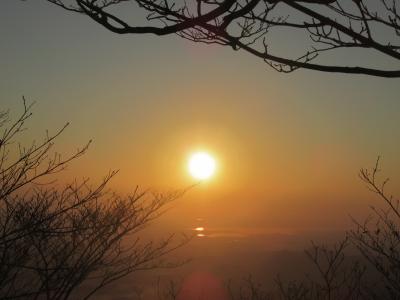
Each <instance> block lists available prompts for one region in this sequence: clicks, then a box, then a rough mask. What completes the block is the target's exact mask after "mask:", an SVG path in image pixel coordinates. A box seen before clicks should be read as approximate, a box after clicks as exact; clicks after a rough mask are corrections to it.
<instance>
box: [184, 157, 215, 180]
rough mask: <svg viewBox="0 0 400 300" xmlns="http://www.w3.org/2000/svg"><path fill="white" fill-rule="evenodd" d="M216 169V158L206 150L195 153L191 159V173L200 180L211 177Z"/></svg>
mask: <svg viewBox="0 0 400 300" xmlns="http://www.w3.org/2000/svg"><path fill="white" fill-rule="evenodd" d="M214 171H215V160H214V158H212V156H211V155H209V154H208V153H206V152H197V153H194V154H193V155H192V156H191V157H190V159H189V172H190V174H191V175H192V176H193V177H194V178H196V179H200V180H204V179H208V178H210V177H211V176H212V175H213V174H214Z"/></svg>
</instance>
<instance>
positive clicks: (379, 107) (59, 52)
mask: <svg viewBox="0 0 400 300" xmlns="http://www.w3.org/2000/svg"><path fill="white" fill-rule="evenodd" d="M0 36H1V42H0V54H1V55H0V70H1V72H0V93H1V94H0V108H1V109H7V108H10V110H11V112H12V115H15V114H16V113H18V112H19V111H20V110H21V104H22V102H21V97H22V95H24V96H25V97H26V98H27V99H29V100H30V101H36V105H35V107H34V116H33V118H32V120H31V121H30V123H29V127H30V129H31V130H30V131H29V132H28V133H26V134H25V137H24V139H26V141H28V140H31V139H33V138H38V139H40V138H41V137H42V136H43V135H44V130H45V129H50V130H56V128H59V127H61V126H62V125H63V124H64V123H66V122H71V126H70V127H69V128H68V130H67V132H66V133H65V134H64V135H63V136H62V137H61V138H60V140H59V142H58V150H59V151H60V152H61V153H65V154H67V153H70V152H71V151H74V150H75V149H76V148H77V147H79V146H81V145H83V144H84V143H85V142H86V141H87V140H89V139H93V140H94V143H93V145H92V146H91V149H90V151H89V152H88V154H87V155H86V156H85V157H84V158H82V159H80V162H79V163H78V162H75V163H73V164H72V165H71V167H70V169H69V171H67V172H66V173H65V174H64V175H63V176H64V178H72V177H73V176H76V175H77V174H78V176H77V177H78V178H81V177H82V176H90V177H92V178H93V179H94V180H99V179H100V178H101V176H102V175H103V174H106V173H107V172H108V170H110V169H120V173H119V175H118V177H117V178H115V180H114V182H113V183H112V186H113V188H115V189H117V190H119V191H121V192H127V191H129V190H131V189H132V188H133V187H134V186H136V185H139V186H141V187H143V188H148V187H151V188H156V189H161V190H163V189H175V188H183V187H186V186H188V185H190V184H192V183H193V179H191V178H190V177H189V176H188V173H187V171H186V166H185V164H186V159H187V156H188V155H189V153H190V152H191V151H193V150H196V149H205V150H208V151H210V152H211V153H213V154H214V155H215V156H216V158H217V160H218V163H219V166H220V168H219V170H218V173H217V174H216V176H215V178H213V179H212V180H211V181H210V182H208V183H205V184H202V185H200V186H199V187H196V188H195V189H193V190H191V191H190V192H189V193H188V194H186V195H185V196H184V197H183V198H182V199H180V200H178V201H177V202H176V203H175V204H174V209H173V210H171V211H170V212H169V213H168V215H167V216H166V217H165V220H164V222H166V223H168V224H169V225H171V226H172V227H173V228H177V229H179V228H184V227H185V226H192V224H195V223H196V218H203V219H204V220H206V221H205V222H206V223H207V226H210V227H215V228H223V229H227V228H228V229H229V228H230V229H232V230H240V229H243V228H246V229H247V230H248V231H249V232H250V231H251V230H253V231H254V230H255V231H257V230H260V231H266V232H269V231H274V230H278V231H279V230H281V231H285V230H307V229H310V228H311V229H343V228H347V227H348V226H349V224H350V221H349V214H351V215H356V216H358V215H365V212H366V209H367V205H369V204H373V203H374V200H373V197H371V195H370V194H369V193H368V191H367V190H366V189H365V187H364V186H363V184H362V183H361V182H360V180H359V179H358V177H357V172H358V170H359V169H360V168H361V167H369V166H372V165H373V163H374V161H375V159H376V157H377V155H381V156H382V157H383V160H382V167H383V169H384V173H385V175H387V176H390V177H391V178H392V184H391V185H390V186H389V187H390V188H392V190H393V192H394V193H396V192H397V193H399V192H400V188H399V187H400V184H396V183H398V182H399V181H400V168H399V167H400V156H399V150H400V129H399V128H400V99H399V83H400V81H399V79H381V78H373V77H366V76H353V75H351V76H349V75H337V74H324V73H315V72H310V71H303V70H300V71H297V72H295V73H293V74H289V75H288V74H280V73H277V72H275V71H273V70H272V69H270V68H268V66H267V65H266V64H263V63H262V62H261V61H259V60H258V59H256V58H255V57H251V56H249V55H247V54H246V53H243V52H240V51H239V52H234V51H232V50H231V49H229V48H222V47H219V46H205V45H200V44H192V43H191V42H188V41H185V40H182V39H180V38H178V37H175V36H168V37H163V38H160V37H155V36H133V35H125V36H118V35H115V34H113V33H111V32H108V31H106V30H105V29H103V28H102V27H100V26H99V25H97V24H95V23H94V22H93V21H91V20H90V19H88V18H85V17H84V16H80V15H76V14H72V13H68V12H66V11H63V10H61V9H59V8H57V7H55V6H52V5H50V4H48V3H46V1H16V0H2V1H1V4H0ZM396 185H397V190H396Z"/></svg>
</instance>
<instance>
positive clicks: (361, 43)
mask: <svg viewBox="0 0 400 300" xmlns="http://www.w3.org/2000/svg"><path fill="white" fill-rule="evenodd" d="M47 1H49V2H51V3H53V4H56V5H58V6H60V7H62V8H64V9H67V10H70V11H74V12H78V13H82V14H85V15H87V16H88V17H90V18H91V19H93V20H94V21H96V22H97V23H99V24H101V25H102V26H104V27H105V28H107V29H108V30H110V31H112V32H115V33H118V34H155V35H169V34H177V35H179V36H181V37H182V38H185V39H188V40H191V41H194V42H201V43H206V44H219V45H223V46H229V47H230V48H232V49H234V50H240V49H241V50H244V51H245V52H247V53H249V54H251V55H254V56H256V57H258V58H259V59H262V60H263V61H264V62H266V63H267V64H268V65H270V66H271V67H272V68H274V69H275V70H277V71H279V72H285V73H288V72H292V71H294V70H297V69H299V68H304V69H309V70H316V71H323V72H339V73H350V74H366V75H372V76H380V77H400V69H399V66H398V64H399V61H400V51H399V50H400V48H399V47H400V44H399V36H400V12H399V7H398V6H399V2H398V1H397V0H351V1H350V0H238V1H235V0H196V1H183V0H47ZM131 2H132V3H135V4H136V5H137V8H132V7H131V6H126V4H127V3H131ZM115 6H116V7H117V8H118V7H120V8H123V9H115ZM135 9H136V10H140V11H143V12H144V13H145V14H147V22H146V24H131V20H132V19H135V16H134V15H133V16H132V18H129V17H123V15H124V16H126V12H127V11H129V10H132V13H133V10H135ZM121 12H123V13H121ZM120 13H121V14H120ZM294 37H296V39H295V40H294V41H293V43H292V45H291V46H285V45H286V44H285V43H287V42H288V41H290V40H292V39H294ZM299 39H300V42H299ZM274 47H275V48H278V49H277V50H276V49H275V50H272V48H274ZM289 49H290V50H293V49H295V50H296V51H293V52H294V53H288V54H284V53H285V52H288V51H287V50H289ZM349 54H354V57H357V58H359V57H364V58H365V59H363V60H362V62H360V64H359V65H351V64H350V65H348V62H346V57H348V56H349ZM382 60H385V61H386V62H391V65H392V66H393V69H387V68H385V67H384V66H383V64H381V63H378V62H377V61H382ZM332 61H334V63H332ZM375 62H376V63H375Z"/></svg>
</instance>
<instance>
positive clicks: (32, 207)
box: [0, 100, 187, 299]
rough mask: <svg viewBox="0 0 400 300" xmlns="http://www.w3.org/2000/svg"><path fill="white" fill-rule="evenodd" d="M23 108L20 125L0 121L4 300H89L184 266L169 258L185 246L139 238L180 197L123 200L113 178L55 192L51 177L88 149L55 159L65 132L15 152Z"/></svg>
mask: <svg viewBox="0 0 400 300" xmlns="http://www.w3.org/2000/svg"><path fill="white" fill-rule="evenodd" d="M23 103H24V110H23V113H22V114H21V116H20V117H19V118H18V120H17V121H15V122H11V121H10V120H9V117H8V112H2V113H1V114H0V128H1V129H3V135H2V136H1V139H0V298H1V299H20V298H21V299H69V298H73V299H79V298H81V299H88V298H90V297H91V296H92V295H93V294H94V293H95V292H97V291H98V290H99V289H100V288H102V287H104V286H106V285H108V284H110V283H111V282H113V281H115V280H117V279H119V278H121V277H123V276H126V275H128V274H130V273H132V272H135V271H138V270H147V269H154V268H158V267H173V266H176V265H177V264H179V262H178V263H171V262H168V261H166V260H165V258H164V257H165V255H166V254H168V253H170V252H171V251H173V250H174V249H176V248H177V247H180V246H181V245H183V244H184V243H185V242H186V241H187V239H186V238H183V239H181V238H179V239H177V238H175V237H174V236H173V235H171V236H168V237H167V238H165V239H164V240H160V241H157V242H155V241H151V240H149V239H144V238H143V236H142V235H140V233H141V232H142V230H143V229H144V227H145V226H146V225H148V224H149V222H151V221H152V220H154V219H155V218H157V217H158V216H160V214H161V213H162V212H163V210H164V207H165V204H166V203H168V202H169V201H171V200H173V199H175V198H176V197H178V196H180V195H181V193H182V192H176V193H170V194H168V195H162V194H157V193H153V194H150V193H149V192H141V191H140V190H139V189H137V188H136V190H135V191H134V192H133V193H132V194H131V195H129V196H127V197H121V196H119V195H117V194H115V193H113V192H111V191H109V190H108V189H107V184H108V183H109V181H110V180H111V178H112V177H113V176H115V174H116V173H117V172H115V171H114V172H110V173H109V174H108V175H107V176H105V177H104V179H103V180H102V182H101V183H100V184H98V185H96V186H91V185H90V184H89V181H88V180H83V182H77V181H75V182H74V183H72V184H69V185H66V186H65V187H63V188H60V187H58V186H56V185H54V182H53V181H52V179H53V178H54V174H56V173H58V172H60V171H62V170H63V169H64V168H65V167H66V165H67V163H69V162H70V161H72V160H75V159H77V158H79V157H80V156H82V155H83V154H84V153H85V152H86V150H87V149H88V146H89V144H90V142H89V143H88V144H87V145H85V146H84V147H83V148H82V149H78V150H77V152H76V153H75V154H72V155H71V156H69V157H66V158H62V156H61V155H59V154H57V153H54V152H53V146H54V142H55V140H56V139H57V137H59V136H60V135H61V134H62V133H63V132H64V130H65V128H66V127H67V126H68V124H67V125H65V126H64V127H63V128H61V130H59V131H58V132H56V133H55V134H52V135H51V134H48V133H47V134H46V137H45V138H44V140H43V141H42V142H40V143H35V142H33V143H32V144H31V146H29V147H23V146H22V145H19V144H17V143H16V142H17V140H18V138H19V135H20V134H21V133H22V132H23V131H24V130H25V129H26V128H25V124H26V121H27V120H28V119H29V118H30V117H31V115H32V114H31V108H32V105H27V104H26V102H25V100H24V102H23ZM15 150H17V151H15ZM83 283H85V286H86V288H85V289H80V287H81V286H82V284H83Z"/></svg>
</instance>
